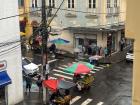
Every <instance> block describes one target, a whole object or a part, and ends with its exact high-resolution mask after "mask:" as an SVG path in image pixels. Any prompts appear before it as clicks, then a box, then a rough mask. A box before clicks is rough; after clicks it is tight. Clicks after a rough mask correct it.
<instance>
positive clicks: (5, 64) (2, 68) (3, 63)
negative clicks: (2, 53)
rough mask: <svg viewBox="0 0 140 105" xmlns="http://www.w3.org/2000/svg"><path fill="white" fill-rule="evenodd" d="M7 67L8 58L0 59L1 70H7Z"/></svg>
mask: <svg viewBox="0 0 140 105" xmlns="http://www.w3.org/2000/svg"><path fill="white" fill-rule="evenodd" d="M6 68H7V61H6V60H3V61H0V70H6Z"/></svg>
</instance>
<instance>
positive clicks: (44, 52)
mask: <svg viewBox="0 0 140 105" xmlns="http://www.w3.org/2000/svg"><path fill="white" fill-rule="evenodd" d="M41 23H42V24H41V35H42V63H43V64H42V65H43V71H42V72H43V76H44V77H45V79H48V73H49V72H48V71H49V68H48V67H49V66H48V60H47V40H48V29H47V28H48V26H47V16H46V2H45V0H42V22H41ZM43 102H44V104H47V102H48V91H47V88H45V87H43Z"/></svg>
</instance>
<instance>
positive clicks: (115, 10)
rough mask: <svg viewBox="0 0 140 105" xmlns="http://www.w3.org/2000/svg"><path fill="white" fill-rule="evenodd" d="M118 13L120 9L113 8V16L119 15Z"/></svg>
mask: <svg viewBox="0 0 140 105" xmlns="http://www.w3.org/2000/svg"><path fill="white" fill-rule="evenodd" d="M119 13H120V7H115V8H113V14H114V15H119Z"/></svg>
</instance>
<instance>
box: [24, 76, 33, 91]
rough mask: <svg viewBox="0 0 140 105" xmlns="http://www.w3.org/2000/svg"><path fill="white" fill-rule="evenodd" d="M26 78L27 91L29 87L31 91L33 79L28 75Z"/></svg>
mask: <svg viewBox="0 0 140 105" xmlns="http://www.w3.org/2000/svg"><path fill="white" fill-rule="evenodd" d="M25 80H26V92H27V91H28V89H29V92H30V91H31V85H32V79H31V77H30V76H27V77H26V78H25Z"/></svg>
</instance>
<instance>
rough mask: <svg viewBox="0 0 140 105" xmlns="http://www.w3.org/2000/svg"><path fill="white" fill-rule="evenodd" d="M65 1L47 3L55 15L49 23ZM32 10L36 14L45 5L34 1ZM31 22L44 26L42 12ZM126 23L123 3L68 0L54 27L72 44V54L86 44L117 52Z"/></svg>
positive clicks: (55, 20) (53, 0) (36, 0)
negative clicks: (40, 23)
mask: <svg viewBox="0 0 140 105" xmlns="http://www.w3.org/2000/svg"><path fill="white" fill-rule="evenodd" d="M62 1H63V0H46V5H47V7H49V6H50V7H52V14H51V16H49V15H48V16H49V18H48V21H49V20H51V18H52V16H53V15H54V14H55V12H56V11H57V9H58V8H59V6H60V5H61V3H62ZM30 7H31V10H32V11H33V10H37V9H39V8H40V7H41V1H38V0H32V1H31V2H30ZM31 20H37V21H38V22H40V21H41V11H38V12H35V13H33V14H31ZM124 21H125V3H124V2H123V0H86V1H85V0H64V2H63V4H62V6H61V7H60V9H59V11H58V12H57V14H56V15H55V18H54V19H53V21H52V22H51V24H50V26H51V27H52V28H57V29H58V30H59V29H60V30H61V36H60V37H63V38H66V39H68V40H69V41H70V42H71V43H70V44H68V45H67V48H68V49H67V50H69V51H73V50H72V49H73V48H75V47H79V46H85V45H86V44H90V45H93V46H101V47H110V48H111V49H112V51H117V50H119V43H118V42H119V40H120V39H121V37H122V36H121V35H122V33H123V30H124ZM62 29H63V31H62ZM57 37H59V36H57ZM50 39H52V37H50ZM59 47H60V46H59ZM61 47H62V46H61ZM63 47H65V46H63ZM65 48H66V47H65Z"/></svg>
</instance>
